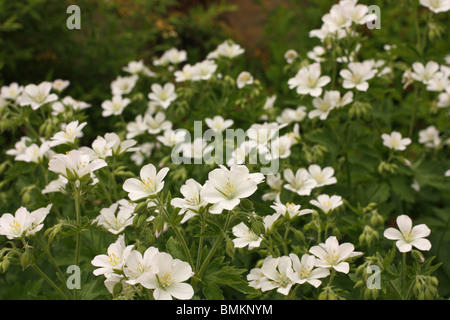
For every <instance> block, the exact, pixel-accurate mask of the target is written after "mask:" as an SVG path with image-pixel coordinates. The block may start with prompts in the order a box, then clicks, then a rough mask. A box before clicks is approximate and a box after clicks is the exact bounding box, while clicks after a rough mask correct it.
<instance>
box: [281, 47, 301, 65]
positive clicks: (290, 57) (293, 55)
mask: <svg viewBox="0 0 450 320" xmlns="http://www.w3.org/2000/svg"><path fill="white" fill-rule="evenodd" d="M297 57H298V53H297V51H295V50H294V49H289V50H288V51H286V52H285V53H284V59H285V60H286V62H287V63H288V64H291V63H292V62H294V60H295V59H297Z"/></svg>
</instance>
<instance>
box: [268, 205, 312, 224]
mask: <svg viewBox="0 0 450 320" xmlns="http://www.w3.org/2000/svg"><path fill="white" fill-rule="evenodd" d="M270 207H271V208H272V209H274V210H275V212H276V213H278V214H280V215H283V216H285V217H286V218H287V219H288V220H289V219H292V218H295V217H297V216H303V215H305V214H308V213H312V212H313V211H312V210H311V209H303V210H300V208H301V205H299V204H298V205H296V204H293V203H286V205H284V204H282V203H280V202H274V204H273V205H272V206H270Z"/></svg>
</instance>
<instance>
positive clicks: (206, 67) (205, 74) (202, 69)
mask: <svg viewBox="0 0 450 320" xmlns="http://www.w3.org/2000/svg"><path fill="white" fill-rule="evenodd" d="M192 68H193V70H192V71H193V76H192V80H193V81H201V80H204V81H206V80H209V79H211V77H212V75H213V74H214V72H216V70H217V64H216V63H215V62H214V61H211V60H204V61H201V62H198V63H196V64H195V65H194V66H193V67H192Z"/></svg>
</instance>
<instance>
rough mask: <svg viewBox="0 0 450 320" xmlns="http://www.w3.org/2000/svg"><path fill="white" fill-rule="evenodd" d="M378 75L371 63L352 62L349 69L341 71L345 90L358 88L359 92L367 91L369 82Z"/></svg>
mask: <svg viewBox="0 0 450 320" xmlns="http://www.w3.org/2000/svg"><path fill="white" fill-rule="evenodd" d="M376 73H377V70H376V69H372V65H371V64H370V63H364V62H350V63H349V64H348V69H344V70H341V71H340V73H339V74H340V75H341V77H342V78H343V79H344V82H343V84H342V86H343V87H344V88H345V89H352V88H356V89H357V90H359V91H367V89H368V88H369V83H368V82H367V80H370V79H372V78H373V77H374V76H375V75H376Z"/></svg>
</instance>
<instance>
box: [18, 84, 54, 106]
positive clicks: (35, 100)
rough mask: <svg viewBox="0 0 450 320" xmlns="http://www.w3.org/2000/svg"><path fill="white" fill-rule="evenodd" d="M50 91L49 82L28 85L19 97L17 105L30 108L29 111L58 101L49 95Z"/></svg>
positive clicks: (52, 94) (50, 85) (52, 95)
mask: <svg viewBox="0 0 450 320" xmlns="http://www.w3.org/2000/svg"><path fill="white" fill-rule="evenodd" d="M51 90H52V83H51V82H46V81H45V82H42V83H41V84H39V85H35V84H29V85H27V86H26V87H25V89H24V90H23V92H22V96H20V97H19V98H18V99H19V104H20V105H21V106H31V109H33V110H37V109H39V108H40V107H41V106H42V105H44V104H46V103H50V102H53V101H56V100H58V96H57V95H56V94H54V93H50V91H51Z"/></svg>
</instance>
